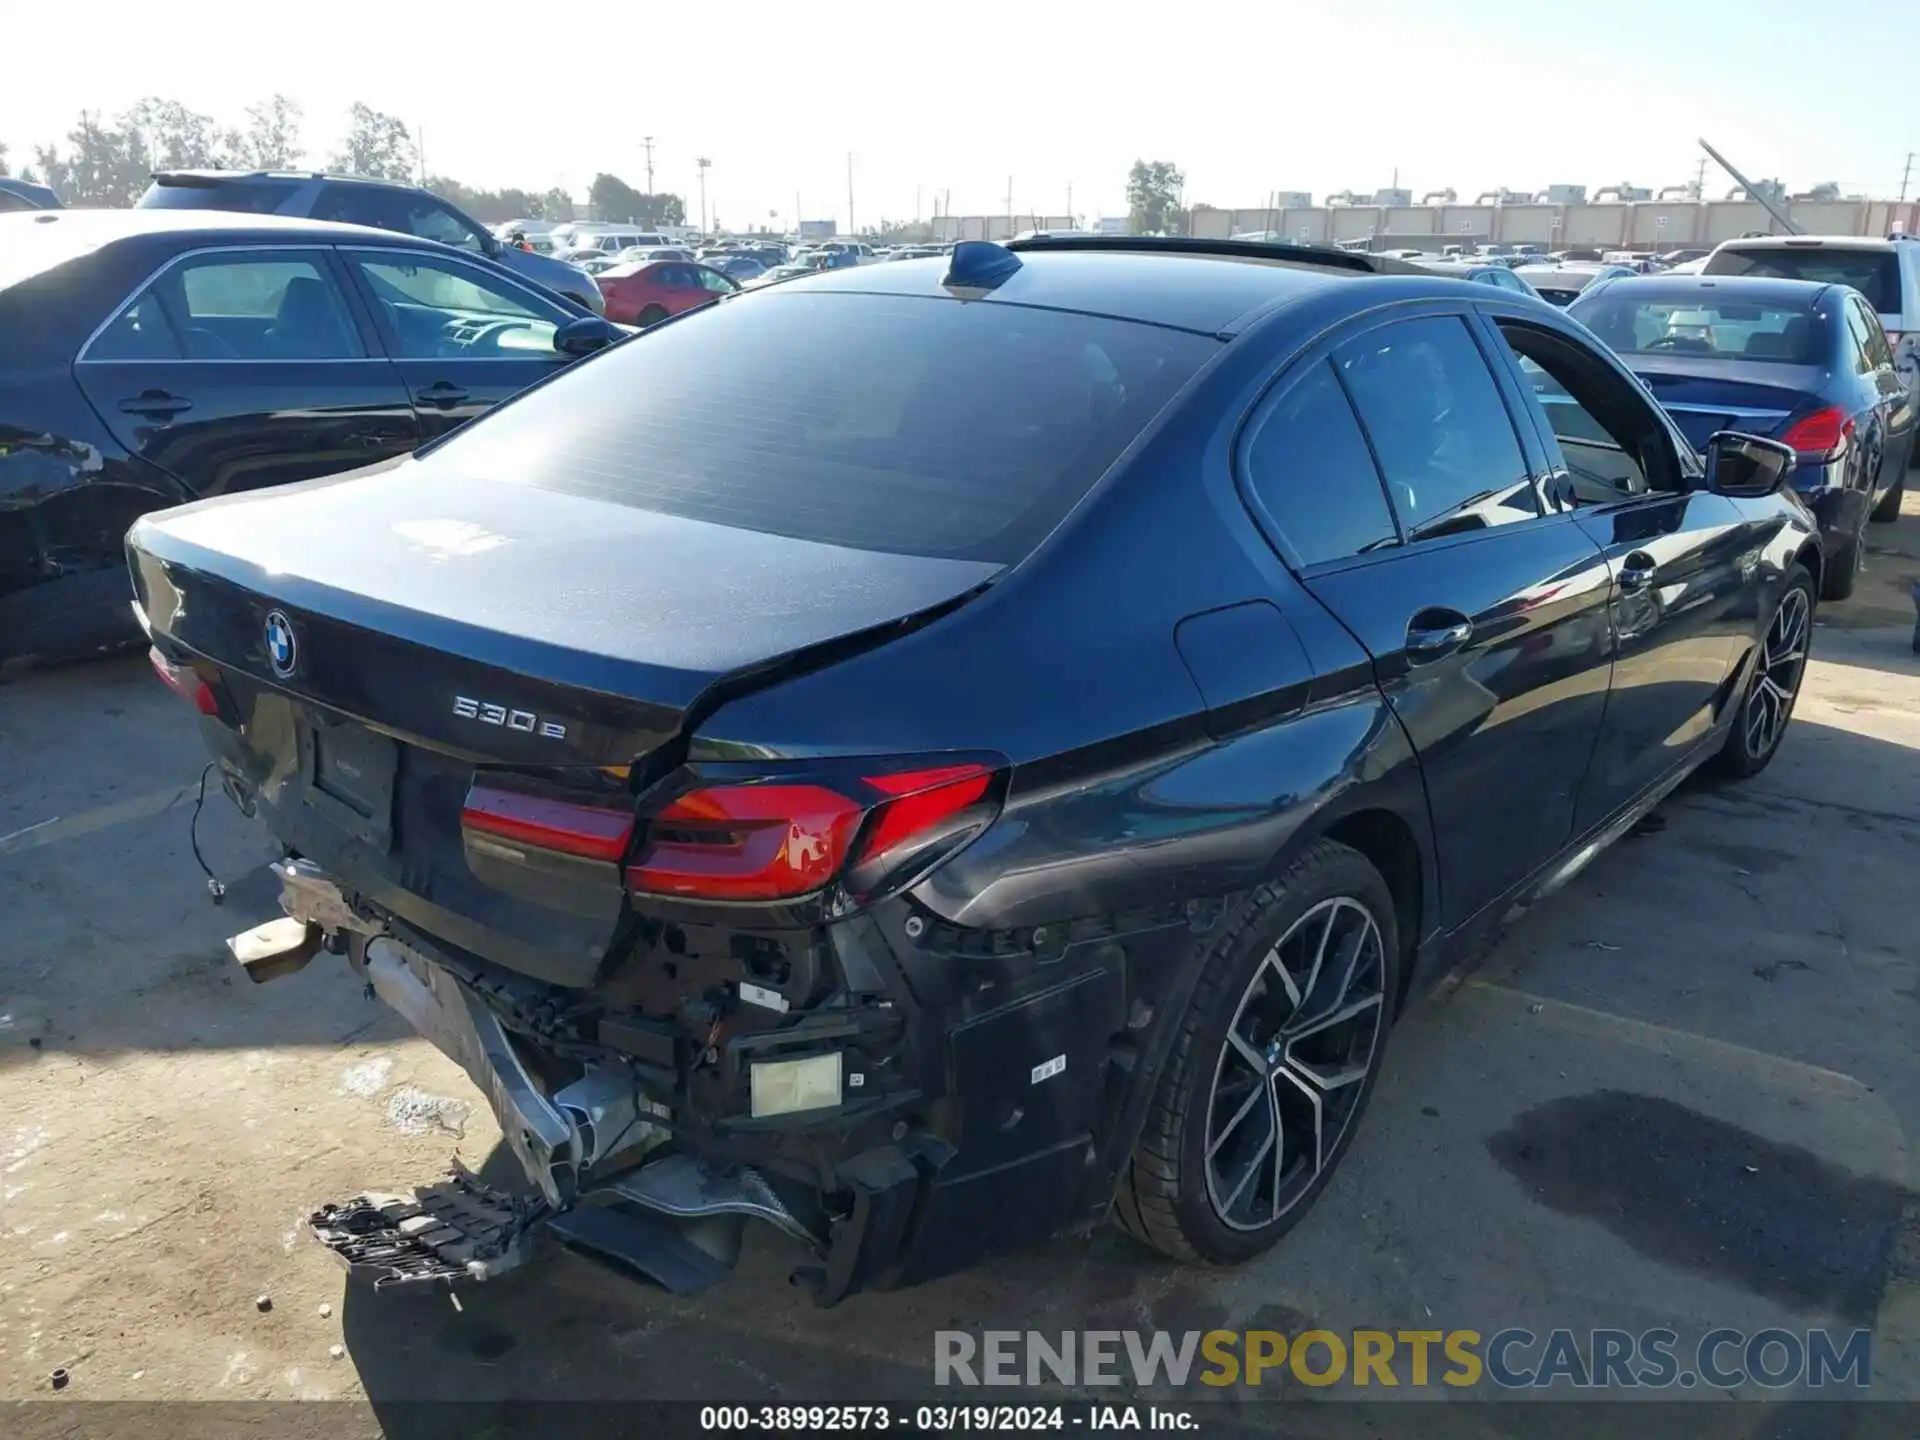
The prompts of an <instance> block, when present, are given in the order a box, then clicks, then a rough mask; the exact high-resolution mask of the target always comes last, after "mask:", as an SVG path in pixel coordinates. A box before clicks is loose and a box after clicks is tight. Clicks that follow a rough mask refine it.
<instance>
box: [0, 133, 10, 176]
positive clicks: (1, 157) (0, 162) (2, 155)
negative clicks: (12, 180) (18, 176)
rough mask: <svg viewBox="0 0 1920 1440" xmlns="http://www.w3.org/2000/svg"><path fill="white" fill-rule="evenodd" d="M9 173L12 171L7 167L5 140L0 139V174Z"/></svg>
mask: <svg viewBox="0 0 1920 1440" xmlns="http://www.w3.org/2000/svg"><path fill="white" fill-rule="evenodd" d="M11 173H12V172H11V171H9V170H8V169H7V142H6V141H4V140H0V175H8V174H11Z"/></svg>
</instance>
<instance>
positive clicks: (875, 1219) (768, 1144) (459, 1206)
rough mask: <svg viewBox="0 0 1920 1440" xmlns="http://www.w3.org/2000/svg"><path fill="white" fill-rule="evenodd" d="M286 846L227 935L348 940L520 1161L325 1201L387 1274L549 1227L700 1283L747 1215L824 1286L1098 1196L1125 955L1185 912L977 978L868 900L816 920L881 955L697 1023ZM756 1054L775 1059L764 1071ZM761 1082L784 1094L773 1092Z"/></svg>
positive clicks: (849, 949)
mask: <svg viewBox="0 0 1920 1440" xmlns="http://www.w3.org/2000/svg"><path fill="white" fill-rule="evenodd" d="M274 868H275V870H276V871H277V873H278V874H279V876H280V879H281V883H282V897H281V903H282V906H283V908H284V909H285V910H286V912H287V920H286V921H284V922H274V925H273V926H263V927H260V928H259V929H258V930H256V931H253V932H249V934H248V936H243V937H235V941H234V942H230V943H232V944H233V945H234V948H235V953H236V957H237V958H240V959H241V960H242V963H243V964H244V965H246V967H247V968H248V970H249V973H251V974H254V975H255V976H256V978H260V979H269V978H275V977H276V976H277V975H279V974H282V973H287V972H288V971H289V970H291V969H294V968H298V966H299V964H304V963H305V961H306V958H307V957H310V956H312V955H315V954H322V953H330V954H333V955H344V956H345V957H346V959H347V960H348V962H349V963H350V964H351V965H352V967H353V968H354V969H355V970H356V971H357V972H358V973H359V974H360V976H361V978H362V979H363V980H364V982H365V984H366V987H367V991H368V994H369V996H370V997H372V998H378V999H380V1000H381V1001H383V1002H384V1003H385V1004H387V1005H388V1006H390V1007H391V1008H392V1009H394V1010H395V1011H397V1012H398V1013H399V1014H401V1015H403V1016H404V1017H405V1018H406V1019H407V1022H408V1023H409V1024H410V1025H411V1026H412V1027H413V1028H414V1029H415V1030H416V1031H417V1032H418V1033H419V1034H421V1035H422V1036H423V1037H425V1038H426V1039H428V1040H430V1041H432V1042H433V1044H434V1045H435V1046H437V1047H438V1048H439V1049H440V1050H441V1051H442V1052H443V1053H445V1054H446V1055H447V1056H448V1057H449V1058H451V1059H452V1060H453V1061H454V1062H455V1063H457V1064H458V1065H459V1066H460V1067H461V1068H462V1069H463V1070H465V1071H466V1072H467V1074H468V1076H469V1077H470V1078H471V1079H472V1081H473V1083H474V1085H475V1086H476V1088H477V1089H478V1090H479V1091H480V1093H481V1094H482V1095H483V1096H485V1097H486V1100H487V1103H488V1105H489V1107H490V1108H491V1109H492V1111H493V1114H494V1116H495V1118H496V1120H497V1121H498V1123H499V1126H500V1131H501V1135H502V1137H503V1140H504V1148H506V1149H507V1150H508V1151H509V1152H510V1153H511V1154H512V1155H513V1156H514V1158H515V1159H516V1161H517V1162H518V1163H519V1166H520V1168H521V1169H522V1170H523V1171H524V1173H525V1176H526V1179H527V1182H528V1190H529V1192H530V1193H528V1194H526V1195H524V1196H522V1197H520V1198H515V1197H513V1196H509V1195H506V1194H503V1193H500V1192H497V1191H491V1190H488V1189H487V1188H486V1187H485V1186H483V1185H481V1184H480V1183H479V1182H478V1181H477V1180H475V1179H474V1178H473V1177H471V1176H465V1175H462V1174H458V1173H456V1174H455V1175H454V1176H453V1177H451V1178H450V1179H448V1180H446V1181H444V1182H442V1183H440V1184H436V1185H431V1186H427V1187H424V1188H421V1189H418V1190H415V1191H413V1192H412V1193H411V1194H408V1195H398V1196H396V1195H385V1196H376V1195H363V1196H359V1197H355V1198H353V1199H351V1200H349V1201H346V1202H344V1203H340V1204H335V1205H331V1206H327V1207H325V1208H323V1209H321V1210H320V1211H318V1212H316V1213H315V1214H314V1216H313V1217H312V1221H311V1225H312V1228H313V1230H314V1232H315V1233H316V1235H317V1236H318V1237H319V1238H320V1239H321V1240H322V1241H323V1243H325V1244H326V1245H327V1246H328V1248H329V1249H331V1250H332V1251H334V1253H335V1254H336V1255H337V1256H339V1258H341V1259H343V1260H344V1261H346V1262H347V1263H348V1265H349V1266H350V1267H352V1268H353V1269H355V1270H357V1271H360V1272H362V1273H364V1274H366V1275H367V1276H368V1277H370V1278H371V1279H372V1280H373V1281H374V1283H375V1284H376V1285H391V1284H396V1283H409V1282H418V1281H440V1282H452V1281H459V1280H471V1279H485V1278H488V1277H489V1276H491V1275H494V1274H497V1273H499V1272H500V1271H502V1270H504V1269H508V1268H511V1267H512V1266H513V1265H516V1264H518V1263H520V1262H521V1260H522V1259H524V1258H525V1257H526V1256H527V1255H528V1254H529V1253H531V1251H532V1249H533V1248H534V1247H535V1246H536V1245H537V1243H538V1242H540V1241H541V1240H542V1238H543V1237H544V1238H546V1239H549V1240H552V1241H556V1242H558V1243H560V1244H563V1245H566V1246H568V1247H569V1248H573V1249H576V1250H579V1251H583V1252H585V1253H588V1254H590V1255H592V1256H595V1257H598V1258H600V1259H603V1260H607V1261H611V1262H614V1263H616V1264H617V1265H619V1266H620V1267H622V1268H624V1269H626V1270H628V1271H630V1272H637V1273H639V1274H641V1275H644V1276H647V1277H650V1278H651V1279H653V1280H654V1281H656V1282H657V1283H659V1284H661V1285H663V1286H666V1287H668V1288H670V1289H672V1290H675V1291H677V1292H682V1293H685V1292H691V1291H697V1290H699V1289H703V1288H705V1287H706V1286H708V1285H711V1284H713V1283H715V1282H716V1281H718V1280H719V1279H722V1278H724V1277H725V1276H726V1275H727V1273H728V1272H729V1270H730V1269H731V1267H732V1264H733V1262H734V1260H735V1259H736V1258H737V1255H738V1253H739V1246H740V1241H741V1234H742V1230H743V1228H744V1226H745V1224H746V1223H747V1222H748V1221H749V1220H752V1221H758V1222H760V1223H762V1224H765V1225H770V1226H772V1227H773V1228H774V1229H776V1230H777V1231H779V1232H781V1233H782V1234H783V1235H784V1236H786V1237H787V1238H788V1239H790V1240H792V1241H795V1242H798V1244H799V1245H800V1246H801V1247H802V1249H803V1251H804V1252H805V1253H803V1254H802V1255H800V1256H798V1257H796V1258H797V1264H796V1267H795V1269H794V1271H793V1278H794V1280H795V1282H796V1283H798V1284H800V1285H802V1286H803V1288H806V1289H807V1290H809V1292H810V1293H811V1294H812V1295H813V1297H814V1299H815V1300H816V1301H817V1302H818V1303H821V1304H833V1303H835V1302H837V1301H838V1300H840V1299H842V1298H844V1297H845V1296H846V1295H848V1294H851V1293H853V1292H855V1291H858V1290H862V1289H889V1288H895V1287H898V1286H902V1285H910V1284H914V1283H918V1282H919V1281H921V1280H924V1279H928V1278H931V1277H933V1276H937V1275H941V1274H946V1273H950V1272H951V1271H953V1270H955V1269H958V1268H961V1267H963V1266H965V1265H968V1264H971V1263H973V1262H974V1261H975V1260H977V1259H978V1258H980V1257H981V1256H982V1255H984V1254H986V1253H989V1252H995V1251H1002V1250H1006V1249H1008V1248H1011V1247H1014V1246H1017V1245H1020V1244H1024V1243H1027V1242H1030V1241H1033V1240H1038V1239H1040V1238H1043V1237H1044V1236H1046V1235H1049V1234H1051V1233H1053V1232H1055V1231H1057V1230H1059V1229H1061V1228H1063V1227H1069V1226H1072V1225H1074V1224H1076V1223H1090V1222H1092V1221H1093V1220H1096V1219H1098V1218H1099V1216H1100V1215H1101V1214H1103V1213H1104V1212H1105V1209H1106V1207H1107V1204H1108V1203H1109V1201H1110V1199H1111V1194H1112V1185H1113V1182H1114V1178H1115V1174H1116V1171H1117V1169H1118V1167H1119V1166H1120V1165H1121V1164H1122V1163H1124V1159H1125V1152H1126V1150H1127V1149H1128V1148H1129V1146H1128V1144H1127V1137H1128V1136H1129V1135H1130V1134H1131V1133H1132V1129H1131V1127H1130V1123H1129V1119H1128V1116H1127V1115H1126V1114H1125V1113H1124V1112H1125V1110H1126V1108H1127V1107H1129V1106H1130V1105H1132V1104H1133V1103H1134V1102H1135V1101H1136V1100H1137V1099H1138V1096H1139V1095H1140V1094H1144V1093H1145V1092H1144V1091H1139V1090H1138V1089H1137V1087H1134V1086H1132V1085H1130V1084H1129V1081H1130V1079H1131V1078H1132V1075H1133V1072H1134V1070H1135V1069H1136V1068H1137V1067H1138V1066H1139V1065H1140V1057H1139V1056H1138V1054H1137V1052H1129V1053H1125V1054H1122V1055H1121V1060H1122V1061H1123V1062H1126V1063H1118V1064H1116V1063H1113V1058H1112V1057H1113V1055H1114V1054H1115V1045H1116V1040H1115V1037H1116V1034H1119V1033H1121V1032H1123V1030H1124V1029H1125V1027H1126V1024H1127V1022H1126V1021H1125V1019H1124V1018H1123V1014H1122V1010H1121V1006H1120V1003H1119V1001H1120V996H1121V994H1122V993H1123V983H1124V981H1123V970H1122V967H1123V965H1124V964H1125V963H1126V961H1127V959H1128V957H1129V954H1130V955H1131V957H1132V958H1133V959H1134V960H1135V961H1136V962H1142V963H1153V962H1155V961H1158V962H1159V963H1160V964H1161V965H1162V966H1164V967H1166V968H1165V970H1164V972H1163V973H1172V970H1171V966H1172V961H1173V958H1174V956H1175V955H1176V954H1178V953H1180V952H1183V951H1184V950H1185V948H1186V945H1187V943H1188V940H1189V939H1190V937H1191V934H1192V930H1191V928H1190V924H1189V920H1188V919H1183V918H1180V917H1177V916H1172V915H1169V916H1166V917H1160V918H1159V919H1157V920H1156V921H1155V922H1154V925H1153V926H1151V927H1149V929H1148V930H1146V931H1144V932H1135V933H1134V934H1133V935H1131V936H1130V937H1129V938H1130V941H1131V942H1132V943H1131V944H1130V947H1129V950H1128V951H1126V952H1123V950H1122V947H1120V946H1118V945H1115V944H1112V943H1109V941H1108V939H1106V938H1105V937H1102V938H1099V939H1092V940H1089V941H1088V942H1087V943H1086V944H1085V945H1084V946H1082V945H1078V944H1069V945H1068V946H1067V947H1066V948H1065V949H1064V950H1062V951H1058V952H1055V954H1054V955H1053V956H1052V957H1050V958H1049V960H1048V962H1047V963H1046V964H1045V965H1044V966H1038V967H1036V966H1035V965H1034V964H1033V962H1032V960H1031V959H1030V958H1020V957H1017V956H1016V957H1010V958H1009V961H1008V962H1007V964H1008V966H1009V967H1010V968H1012V969H1014V970H1015V971H1017V972H1024V975H1025V979H1024V982H1023V983H1022V984H1021V985H1020V986H1019V987H1017V988H1016V989H1015V990H1014V992H1013V993H1012V994H1011V995H1010V996H1009V997H1008V998H1007V999H1005V1000H1001V1001H999V1002H998V1003H988V1004H981V1003H978V1002H975V1001H971V1000H970V999H969V998H968V997H969V996H970V995H973V994H978V993H980V991H981V989H982V987H983V979H982V971H983V970H984V968H985V967H987V966H991V965H994V964H996V963H997V962H995V961H991V960H981V959H974V960H971V961H960V962H956V959H955V957H954V956H952V955H949V954H947V953H945V952H943V951H938V950H936V951H934V952H932V953H930V954H927V955H926V956H925V958H924V959H922V958H920V956H919V954H918V953H916V952H915V950H914V946H913V941H914V939H916V938H919V937H921V936H923V935H925V934H926V931H927V927H926V926H925V925H924V924H923V925H920V926H917V927H909V926H907V925H906V921H907V919H908V917H907V916H906V915H905V913H904V912H903V913H902V914H900V915H878V916H870V917H862V918H861V919H860V920H859V921H858V922H857V923H855V924H852V925H849V926H843V927H835V928H834V929H833V930H832V931H831V932H823V933H824V934H827V935H828V943H830V944H831V945H832V946H833V947H834V955H835V959H834V963H835V964H836V965H839V966H840V967H842V969H843V970H845V971H847V972H850V973H854V974H859V973H860V970H861V966H862V965H863V964H864V965H866V966H867V967H868V970H869V971H870V972H872V974H871V976H869V977H866V978H868V980H869V983H866V984H864V985H858V986H849V987H847V988H846V989H844V990H842V991H841V992H839V993H838V995H837V998H836V999H835V1000H834V1001H833V1002H831V1003H827V1004H821V1005H816V1006H814V1007H812V1008H810V1009H808V1010H806V1011H804V1012H802V1013H792V1014H789V1013H787V1012H786V1011H785V1010H784V1008H782V1009H780V1010H779V1011H778V1012H777V1013H779V1014H781V1015H782V1017H783V1019H782V1020H781V1022H780V1023H779V1024H777V1025H774V1026H772V1027H767V1026H765V1025H764V1024H763V1025H762V1026H761V1027H760V1028H746V1029H742V1030H736V1031H723V1030H722V1029H721V1028H719V1027H715V1028H714V1029H712V1031H711V1032H709V1031H707V1030H702V1031H701V1032H699V1035H698V1036H694V1037H689V1036H687V1035H686V1034H685V1033H684V1032H680V1033H678V1035H677V1036H676V1035H675V1034H674V1033H672V1032H669V1031H666V1030H665V1029H664V1028H663V1027H662V1025H661V1022H659V1021H655V1020H649V1019H646V1018H645V1017H644V1016H642V1015H637V1014H635V1012H633V1011H631V1010H625V1011H618V1010H614V1009H609V1008H607V1007H608V1006H609V1005H611V1004H613V1003H614V1002H611V1001H609V1000H607V999H606V997H604V996H602V995H601V994H600V993H599V992H597V991H595V992H591V993H587V992H581V991H577V990H575V991H566V990H562V989H559V988H556V987H553V986H550V985H548V984H547V983H545V982H542V981H538V980H533V979H529V978H528V977H525V976H521V975H517V974H514V973H512V972H508V971H505V970H502V969H500V968H499V967H497V966H492V965H489V964H488V963H486V962H482V961H479V960H477V959H476V958H475V957H473V956H470V955H467V954H466V953H465V952H461V951H458V950H454V949H450V948H448V947H446V946H445V944H444V943H443V942H441V941H439V940H437V939H435V938H433V937H431V936H428V935H425V934H424V933H422V932H420V931H418V930H415V929H413V928H411V927H409V926H408V925H407V924H405V923H404V922H402V921H399V920H398V919H396V918H395V917H391V916H389V915H388V914H386V913H385V912H384V911H383V910H382V909H381V908H379V907H378V906H376V905H369V904H368V903H366V902H365V901H364V900H362V899H361V898H360V897H359V896H357V895H355V894H353V893H351V892H347V891H343V889H342V887H341V886H340V885H339V884H338V883H336V882H335V881H334V880H333V878H332V877H331V876H329V875H328V874H327V873H325V872H324V871H323V870H322V869H320V868H319V867H318V866H317V865H316V864H315V863H313V862H312V861H309V860H304V859H288V860H284V861H281V862H279V863H278V864H276V866H275V867H274ZM1108 934H1109V935H1110V934H1111V932H1108ZM275 937H281V938H282V939H283V941H284V944H285V947H286V950H285V953H284V954H282V953H281V952H280V951H278V950H276V949H275V946H276V944H277V943H281V941H280V940H276V938H275ZM927 938H932V937H931V936H928V937H927ZM242 942H245V943H242ZM875 946H885V947H887V950H886V952H885V953H887V954H888V955H893V954H899V953H902V952H903V951H904V952H905V953H907V954H908V955H909V957H910V960H911V963H912V964H914V965H917V966H923V967H924V968H920V969H914V970H913V971H912V972H911V976H912V978H911V979H910V980H909V981H908V983H907V984H905V985H904V986H902V985H896V984H887V985H886V986H885V987H884V988H881V987H879V986H877V985H876V984H874V983H872V979H873V978H877V973H878V972H877V971H874V970H873V961H872V958H871V957H872V956H873V955H874V954H875V953H877V952H875V951H874V950H872V949H871V948H869V949H867V950H866V951H865V952H863V951H862V949H861V947H875ZM967 964H970V965H971V966H972V967H973V970H972V973H971V974H970V975H968V974H966V972H965V971H964V970H963V969H961V968H958V967H962V966H965V965H967ZM1036 970H1037V971H1038V973H1037V974H1035V973H1034V972H1035V971H1036ZM956 975H960V976H962V977H963V978H961V979H960V980H958V981H956V980H955V978H954V977H955V976H956ZM943 985H944V986H945V987H946V988H945V992H944V993H942V990H941V988H940V987H941V986H943ZM756 1003H757V1002H756ZM583 1005H584V1006H586V1007H588V1008H590V1009H593V1010H594V1011H595V1013H596V1014H597V1016H598V1019H597V1020H595V1021H594V1022H592V1023H591V1024H590V1025H585V1026H583V1025H580V1024H577V1023H573V1022H570V1021H568V1020H567V1019H566V1017H565V1016H564V1015H562V1014H560V1013H559V1012H561V1011H564V1010H565V1009H566V1008H567V1007H569V1006H572V1007H580V1006H583ZM768 1013H769V1014H773V1013H776V1012H775V1011H772V1010H770V1011H768ZM1141 1013H1142V1014H1143V1015H1144V1014H1150V1013H1151V1011H1150V1009H1146V1008H1143V1009H1142V1011H1141ZM700 1036H705V1038H699V1037H700ZM1118 1043H1119V1045H1120V1049H1121V1050H1122V1051H1126V1050H1127V1047H1128V1044H1129V1042H1128V1041H1126V1040H1124V1039H1123V1040H1121V1041H1119V1042H1118ZM815 1069H817V1070H818V1071H819V1072H820V1074H822V1075H824V1074H825V1073H826V1072H827V1071H831V1072H832V1076H833V1081H834V1085H835V1086H839V1085H841V1082H842V1077H844V1088H843V1089H840V1090H839V1091H838V1092H837V1093H838V1096H839V1100H838V1103H837V1104H833V1103H827V1104H816V1103H813V1102H811V1101H807V1102H804V1103H795V1095H796V1093H797V1092H798V1091H799V1090H804V1089H805V1086H806V1085H807V1084H809V1083H812V1082H810V1081H808V1080H807V1079H806V1076H807V1075H808V1074H812V1073H813V1072H814V1070H815ZM768 1071H772V1072H774V1075H775V1081H776V1082H777V1083H763V1082H764V1081H766V1080H767V1072H768ZM756 1072H759V1073H756ZM783 1085H784V1086H788V1087H789V1088H788V1089H787V1090H785V1091H784V1092H783V1091H781V1089H780V1087H781V1086H783ZM769 1095H772V1097H773V1098H774V1099H776V1100H778V1101H779V1103H778V1104H770V1105H763V1103H762V1102H763V1101H766V1100H768V1099H769Z"/></svg>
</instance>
